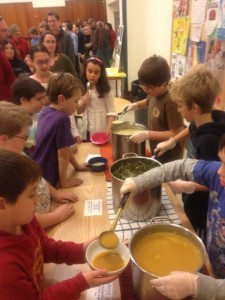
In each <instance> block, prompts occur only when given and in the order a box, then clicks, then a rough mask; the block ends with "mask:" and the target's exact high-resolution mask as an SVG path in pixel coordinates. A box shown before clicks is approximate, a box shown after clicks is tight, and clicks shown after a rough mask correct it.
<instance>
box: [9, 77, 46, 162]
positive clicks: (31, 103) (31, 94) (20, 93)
mask: <svg viewBox="0 0 225 300" xmlns="http://www.w3.org/2000/svg"><path fill="white" fill-rule="evenodd" d="M12 93H13V102H14V103H15V104H17V105H21V106H22V107H23V109H24V110H25V111H26V112H27V113H28V114H30V115H31V117H32V121H33V122H32V126H30V128H29V131H28V139H27V141H26V142H25V147H24V152H25V153H26V154H27V155H29V156H30V157H32V156H33V153H34V149H35V146H36V135H37V121H38V113H39V112H40V110H41V109H42V108H43V106H44V104H45V103H46V97H47V96H46V91H45V88H44V87H43V86H42V85H41V84H40V82H38V81H36V80H34V79H32V78H29V77H27V76H20V77H19V78H17V79H16V80H15V81H14V83H13V85H12Z"/></svg>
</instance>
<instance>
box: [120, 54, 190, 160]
mask: <svg viewBox="0 0 225 300" xmlns="http://www.w3.org/2000/svg"><path fill="white" fill-rule="evenodd" d="M170 77H171V76H170V69H169V65H168V63H167V61H166V60H165V59H164V58H163V57H161V56H156V55H154V56H152V57H149V58H147V59H146V60H145V61H144V62H143V64H142V66H141V68H140V69H139V71H138V78H139V81H140V83H141V87H142V88H143V90H144V91H145V92H146V93H147V94H148V97H147V99H144V100H141V101H139V102H136V103H133V104H129V105H126V106H125V107H124V111H129V110H134V109H141V108H145V107H148V129H149V130H148V131H141V132H138V133H136V134H134V135H132V136H131V137H130V140H131V141H133V142H135V143H141V142H143V141H145V140H150V149H151V152H152V153H153V151H154V149H155V147H156V145H157V144H158V142H159V141H164V140H167V139H168V138H170V137H172V136H174V135H176V134H177V133H178V132H179V131H181V130H182V129H183V128H184V123H183V119H182V117H181V114H180V113H179V112H178V111H177V105H176V103H175V102H173V101H172V100H171V98H170V95H169V92H168V84H169V80H170ZM183 150H184V147H183V143H179V144H177V145H176V147H175V148H174V149H172V150H170V151H168V152H167V153H165V155H163V156H162V157H160V158H159V161H160V162H161V163H165V162H168V161H172V160H175V159H178V158H182V157H183Z"/></svg>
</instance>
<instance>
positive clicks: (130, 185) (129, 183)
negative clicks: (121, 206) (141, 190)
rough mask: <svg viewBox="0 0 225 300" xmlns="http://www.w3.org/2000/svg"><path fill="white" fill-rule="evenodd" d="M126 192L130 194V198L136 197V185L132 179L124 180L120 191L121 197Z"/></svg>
mask: <svg viewBox="0 0 225 300" xmlns="http://www.w3.org/2000/svg"><path fill="white" fill-rule="evenodd" d="M128 192H130V197H134V196H136V195H137V185H136V183H135V182H134V180H133V179H132V178H126V179H125V180H124V183H123V185H122V187H121V189H120V193H121V194H122V195H123V194H125V193H128Z"/></svg>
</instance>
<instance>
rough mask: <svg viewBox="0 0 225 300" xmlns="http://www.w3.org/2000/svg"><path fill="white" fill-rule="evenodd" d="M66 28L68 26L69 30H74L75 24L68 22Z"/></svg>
mask: <svg viewBox="0 0 225 300" xmlns="http://www.w3.org/2000/svg"><path fill="white" fill-rule="evenodd" d="M66 28H67V29H68V30H69V31H72V30H73V24H72V23H71V22H70V21H68V22H66Z"/></svg>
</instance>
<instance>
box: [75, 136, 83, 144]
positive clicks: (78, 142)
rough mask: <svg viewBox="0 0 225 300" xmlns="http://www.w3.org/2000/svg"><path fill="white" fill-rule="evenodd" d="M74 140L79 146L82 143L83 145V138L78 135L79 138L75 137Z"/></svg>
mask: <svg viewBox="0 0 225 300" xmlns="http://www.w3.org/2000/svg"><path fill="white" fill-rule="evenodd" d="M74 140H75V142H76V143H77V144H80V143H82V138H81V137H80V136H79V135H78V136H75V137H74Z"/></svg>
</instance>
